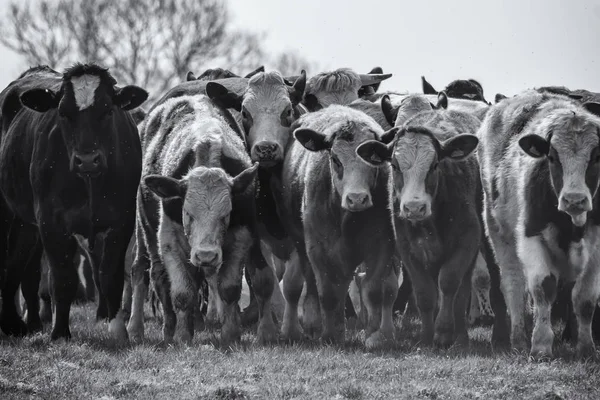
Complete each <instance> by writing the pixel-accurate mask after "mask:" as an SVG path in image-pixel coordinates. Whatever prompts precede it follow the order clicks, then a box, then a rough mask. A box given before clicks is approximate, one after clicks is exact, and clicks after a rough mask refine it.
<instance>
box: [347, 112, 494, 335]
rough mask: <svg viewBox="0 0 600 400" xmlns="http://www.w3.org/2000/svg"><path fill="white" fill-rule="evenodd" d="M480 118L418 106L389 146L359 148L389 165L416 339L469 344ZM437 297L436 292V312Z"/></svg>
mask: <svg viewBox="0 0 600 400" xmlns="http://www.w3.org/2000/svg"><path fill="white" fill-rule="evenodd" d="M479 124H480V123H479V120H477V118H475V117H473V116H472V115H469V114H467V113H461V112H458V111H447V110H434V111H423V112H421V113H418V114H416V115H415V116H414V117H412V118H411V119H409V120H408V121H406V122H405V123H404V126H403V127H402V130H401V131H400V132H399V133H398V135H397V139H396V140H395V141H394V142H393V143H390V144H388V145H386V144H384V143H381V142H379V141H369V142H367V143H365V144H363V145H361V146H360V147H359V148H358V149H357V153H358V155H359V156H360V157H361V158H362V159H363V160H365V161H366V162H367V163H369V164H371V165H374V166H380V165H382V164H384V163H386V162H391V164H392V167H393V169H394V171H395V172H394V183H395V195H394V196H395V206H394V214H395V215H396V221H395V222H396V235H397V250H398V251H399V253H400V257H401V258H402V263H403V264H404V265H405V266H406V268H407V270H408V273H409V275H410V278H411V280H412V284H413V289H414V292H415V297H416V300H417V306H418V308H419V311H420V314H421V320H422V328H421V343H423V344H424V345H430V344H431V343H432V342H435V344H436V345H439V346H442V347H447V346H450V345H451V344H453V343H454V342H455V341H456V342H457V343H459V344H466V343H468V334H467V324H466V307H467V302H468V299H469V295H470V287H471V272H472V270H473V267H474V265H475V262H476V259H477V255H478V252H479V249H480V240H481V237H482V226H481V220H480V217H479V213H478V207H477V205H478V200H477V196H478V193H479V192H480V191H481V184H480V180H479V169H478V167H477V161H476V159H475V158H474V157H468V156H469V155H470V154H471V153H472V152H473V151H474V150H475V149H476V147H477V144H478V140H477V137H476V136H474V135H472V134H469V133H473V132H475V131H476V130H477V128H478V127H479ZM438 296H439V297H441V302H440V308H439V312H437V317H436V307H437V305H438V300H437V299H438Z"/></svg>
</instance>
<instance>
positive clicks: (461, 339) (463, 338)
mask: <svg viewBox="0 0 600 400" xmlns="http://www.w3.org/2000/svg"><path fill="white" fill-rule="evenodd" d="M454 345H455V346H457V347H460V348H463V349H467V348H468V347H469V334H468V333H466V332H465V333H460V334H458V335H457V336H456V340H455V341H454Z"/></svg>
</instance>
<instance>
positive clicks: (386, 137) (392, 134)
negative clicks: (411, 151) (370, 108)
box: [379, 126, 400, 144]
mask: <svg viewBox="0 0 600 400" xmlns="http://www.w3.org/2000/svg"><path fill="white" fill-rule="evenodd" d="M399 130H400V127H399V126H395V127H393V128H392V129H390V130H389V131H386V132H384V133H383V135H381V139H380V140H379V141H380V142H381V143H385V144H389V143H392V141H393V140H394V139H395V138H396V134H397V133H398V131H399Z"/></svg>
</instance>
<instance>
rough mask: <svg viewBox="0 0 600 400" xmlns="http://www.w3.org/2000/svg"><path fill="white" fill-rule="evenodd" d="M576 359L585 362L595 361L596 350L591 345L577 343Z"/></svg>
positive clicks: (596, 357) (596, 356)
mask: <svg viewBox="0 0 600 400" xmlns="http://www.w3.org/2000/svg"><path fill="white" fill-rule="evenodd" d="M577 358H579V359H582V360H586V359H593V360H597V359H598V355H597V354H596V349H595V347H594V344H593V343H586V344H583V343H578V344H577Z"/></svg>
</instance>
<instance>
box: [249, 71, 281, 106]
mask: <svg viewBox="0 0 600 400" xmlns="http://www.w3.org/2000/svg"><path fill="white" fill-rule="evenodd" d="M288 104H291V102H290V96H289V92H288V89H287V85H286V84H285V82H284V81H283V78H282V77H281V75H280V74H278V73H275V72H270V73H265V72H262V73H260V74H257V75H255V76H253V77H252V78H251V79H250V81H249V82H248V88H247V89H246V93H245V95H244V101H243V105H244V106H245V107H247V108H252V109H264V110H266V111H269V110H271V109H273V110H272V111H279V109H280V108H282V107H285V106H287V105H288Z"/></svg>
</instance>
